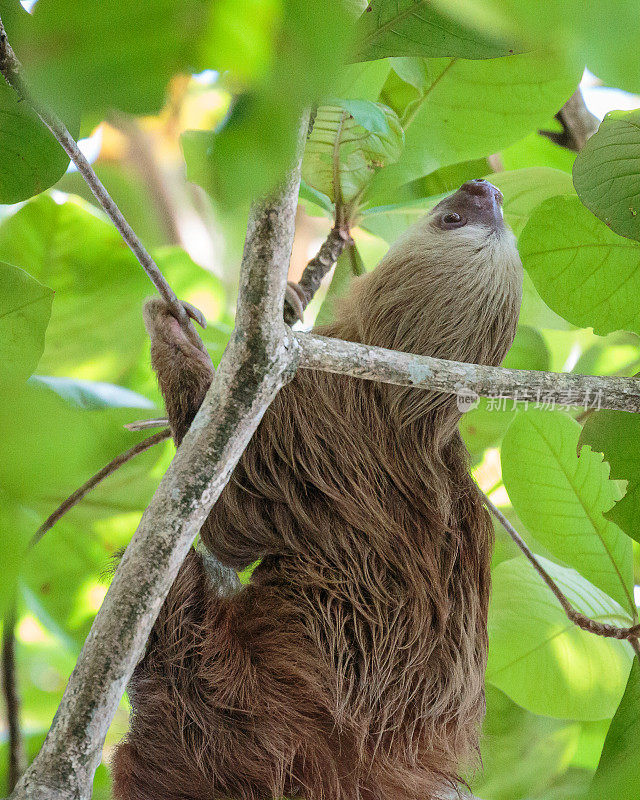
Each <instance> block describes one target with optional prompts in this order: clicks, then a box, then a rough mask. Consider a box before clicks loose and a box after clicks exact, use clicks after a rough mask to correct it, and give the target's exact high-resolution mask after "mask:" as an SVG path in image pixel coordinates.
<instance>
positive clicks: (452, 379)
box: [294, 332, 640, 413]
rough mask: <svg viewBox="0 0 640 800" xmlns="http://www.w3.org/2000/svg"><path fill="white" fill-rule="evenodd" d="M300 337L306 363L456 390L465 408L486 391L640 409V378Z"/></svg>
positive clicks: (358, 375) (579, 404) (297, 335)
mask: <svg viewBox="0 0 640 800" xmlns="http://www.w3.org/2000/svg"><path fill="white" fill-rule="evenodd" d="M294 336H295V338H296V340H297V342H298V344H299V345H300V366H301V367H305V368H307V369H319V370H323V371H324V372H336V373H339V374H342V375H352V376H353V377H355V378H366V379H367V380H373V381H381V382H383V383H393V384H395V385H397V386H411V387H414V388H416V389H430V390H432V391H436V392H445V393H449V394H455V395H457V396H458V401H459V403H460V407H461V410H468V409H469V407H473V404H475V401H476V400H477V399H478V396H479V395H480V396H484V397H491V398H495V399H496V400H499V401H503V400H506V399H512V400H514V401H519V402H532V403H534V402H535V403H541V404H544V405H545V407H547V408H552V407H553V406H555V405H556V404H557V405H562V406H577V407H590V408H597V409H600V408H609V409H613V410H615V411H633V412H635V413H639V412H640V380H638V379H637V378H619V377H615V376H606V377H599V376H593V375H575V374H573V373H568V372H567V373H565V372H538V371H536V370H520V369H505V368H504V367H487V366H484V365H481V364H467V363H462V362H460V361H446V360H444V359H441V358H433V357H431V356H417V355H412V354H411V353H402V352H399V351H397V350H386V349H385V348H383V347H373V346H372V345H365V344H356V343H354V342H345V341H342V340H341V339H329V338H328V337H326V336H316V335H315V334H310V333H299V332H296V333H295V334H294Z"/></svg>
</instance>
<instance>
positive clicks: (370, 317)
mask: <svg viewBox="0 0 640 800" xmlns="http://www.w3.org/2000/svg"><path fill="white" fill-rule="evenodd" d="M501 203H502V196H501V194H500V192H499V191H498V190H497V189H495V188H494V187H493V186H492V185H491V184H490V183H488V182H486V181H483V180H478V181H469V182H468V183H465V184H464V185H463V186H462V187H461V188H460V189H459V190H458V191H457V192H455V193H454V194H453V195H451V196H449V197H447V198H446V199H445V200H443V201H442V202H441V203H440V204H439V205H437V206H436V207H435V208H434V209H433V211H431V212H430V213H429V214H428V215H427V216H425V217H424V218H423V219H422V220H421V221H420V222H418V223H417V224H416V225H415V226H414V227H412V228H411V229H410V230H408V231H407V232H406V233H405V235H403V236H402V237H401V238H400V239H399V240H398V241H397V242H396V243H395V244H394V245H393V246H392V247H391V249H390V250H389V252H388V254H387V255H386V256H385V258H383V260H382V261H381V262H380V264H379V265H378V267H377V268H376V269H375V270H374V271H373V272H371V273H370V274H368V275H365V276H362V277H360V278H358V279H357V280H355V281H354V285H353V289H352V291H351V293H350V294H349V296H348V297H347V298H346V300H345V301H344V303H343V305H342V309H341V313H340V315H339V318H338V320H337V321H336V322H334V323H333V324H331V325H329V326H326V327H324V328H321V329H319V330H318V333H322V334H325V335H327V336H334V337H338V338H342V339H347V340H349V341H352V342H363V343H366V344H371V345H378V346H381V347H387V348H391V349H395V350H403V351H406V352H410V353H419V354H425V355H431V356H438V357H441V358H448V359H454V360H458V361H467V362H475V363H479V364H499V363H500V362H501V361H502V359H503V357H504V355H505V354H506V352H507V350H508V348H509V346H510V345H511V342H512V340H513V336H514V333H515V329H516V324H517V319H518V311H519V306H520V295H521V281H522V271H521V265H520V259H519V257H518V253H517V250H516V246H515V239H514V237H513V234H512V233H511V232H510V231H509V230H508V229H507V228H506V227H505V225H504V223H503V219H502V211H501ZM145 322H146V326H147V329H148V331H149V334H150V336H151V356H152V363H153V367H154V369H155V370H156V372H157V375H158V380H159V383H160V387H161V389H162V393H163V395H164V398H165V402H166V407H167V413H168V416H169V420H170V424H171V428H172V431H173V435H174V438H175V441H176V444H179V443H180V441H181V440H182V438H183V436H184V435H185V433H186V431H187V429H188V427H189V425H190V423H191V420H192V419H193V417H194V415H195V413H196V411H197V410H198V407H199V406H200V403H201V402H202V399H203V397H204V394H205V392H206V390H207V388H208V386H209V383H210V381H211V377H212V374H213V368H212V366H211V361H210V359H209V357H208V355H207V354H206V352H205V351H204V350H199V349H197V348H196V347H195V346H194V345H192V344H191V343H190V342H189V341H188V340H187V338H186V337H185V336H184V335H183V333H182V332H181V330H180V327H179V326H178V324H177V323H176V321H175V319H174V318H173V317H172V316H171V315H170V312H169V311H168V309H167V308H166V306H165V305H164V303H163V302H162V301H160V300H152V301H149V302H148V303H147V305H146V308H145ZM459 419H460V411H459V410H458V407H457V404H456V398H455V397H454V396H450V395H444V394H438V393H434V392H428V391H424V390H421V389H411V388H402V387H398V386H390V385H385V384H382V383H377V382H375V381H367V380H360V379H358V378H351V377H346V376H341V375H334V374H328V373H324V372H317V371H312V370H300V371H299V372H298V374H297V375H296V377H295V378H294V380H293V381H292V382H291V383H290V384H289V385H287V386H286V387H285V388H284V389H282V391H281V392H280V393H279V394H278V396H277V397H276V399H275V400H274V402H273V403H272V405H271V407H270V408H269V409H268V411H267V412H266V414H265V416H264V418H263V420H262V422H261V424H260V426H259V428H258V430H257V432H256V434H255V435H254V437H253V439H252V440H251V442H250V444H249V446H248V448H247V450H246V452H245V453H244V455H243V456H242V458H241V459H240V462H239V464H238V466H237V467H236V469H235V471H234V473H233V476H232V478H231V480H230V482H229V484H228V486H227V487H226V488H225V490H224V491H223V493H222V495H221V496H220V499H219V500H218V502H217V503H216V505H215V507H214V508H213V510H212V512H211V514H210V515H209V518H208V519H207V521H206V523H205V524H204V526H203V528H202V531H201V541H202V543H203V544H204V545H205V546H206V548H207V549H208V550H209V551H210V552H211V553H213V554H215V556H216V557H217V558H219V559H220V560H221V561H222V562H223V563H224V564H226V565H229V566H231V567H234V568H237V569H242V568H244V567H247V566H248V565H249V564H252V563H253V562H255V561H256V560H258V559H260V564H259V566H258V567H257V568H256V569H255V571H254V572H253V576H252V578H251V582H250V584H249V585H248V586H245V587H244V588H242V589H240V590H238V591H235V592H233V593H227V594H226V595H223V596H221V593H220V592H218V591H216V590H215V589H214V587H213V586H212V584H211V581H210V579H209V577H208V575H207V572H206V567H205V566H204V562H203V559H202V557H201V555H200V554H199V553H198V552H196V551H195V550H192V551H191V552H190V553H189V555H188V557H187V559H186V561H185V563H184V565H183V566H182V568H181V569H180V572H179V574H178V577H177V579H176V581H175V583H174V585H173V588H172V589H171V591H170V593H169V596H168V597H167V600H166V602H165V604H164V606H163V608H162V611H161V613H160V616H159V618H158V620H157V622H156V624H155V626H154V628H153V632H152V635H151V638H150V640H149V644H148V648H147V652H146V655H145V657H144V658H143V660H142V661H141V662H140V664H139V665H138V667H137V668H136V670H135V674H134V677H133V679H132V682H131V685H130V693H131V698H132V714H131V725H130V731H129V734H128V736H127V738H126V740H125V742H124V743H123V744H121V745H120V747H119V748H118V751H117V753H116V756H115V762H114V774H115V796H116V797H117V798H119V800H227V799H228V800H249V799H251V800H254V799H255V800H258V799H259V800H263V799H266V798H274V799H275V798H282V797H294V796H302V797H304V798H306V799H307V800H430V799H431V798H439V797H441V796H443V793H446V791H447V790H448V791H450V790H451V788H452V787H453V786H454V785H455V784H456V782H457V780H458V775H459V771H460V768H461V766H464V765H467V766H468V765H469V763H470V762H472V761H473V758H474V755H475V751H476V749H477V742H478V729H479V726H480V723H481V720H482V717H483V713H484V694H483V678H484V669H485V661H486V648H487V628H486V622H487V603H488V599H489V589H490V576H489V560H490V553H491V545H492V526H491V523H490V520H489V518H488V515H487V512H486V511H485V509H484V508H483V505H482V502H481V498H480V496H479V494H478V492H477V490H476V488H475V486H474V483H473V480H472V478H471V477H470V475H469V472H468V463H467V452H466V449H465V446H464V444H463V442H462V440H461V438H460V435H459V433H458V422H459Z"/></svg>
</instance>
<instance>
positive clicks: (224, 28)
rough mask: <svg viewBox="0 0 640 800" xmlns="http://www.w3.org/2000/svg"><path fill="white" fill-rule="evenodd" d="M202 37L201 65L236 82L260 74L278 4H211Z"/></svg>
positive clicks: (264, 0)
mask: <svg viewBox="0 0 640 800" xmlns="http://www.w3.org/2000/svg"><path fill="white" fill-rule="evenodd" d="M208 5H210V8H211V10H210V13H209V21H208V25H207V28H206V34H205V37H204V59H205V63H206V64H207V65H208V66H209V67H211V68H214V69H217V70H220V71H223V70H230V71H231V72H232V74H233V76H234V78H236V79H237V80H241V81H242V80H244V81H250V80H252V79H255V78H256V77H257V76H259V75H262V74H264V72H265V71H266V70H267V69H268V65H269V59H270V57H271V44H272V40H273V36H274V33H275V29H276V27H277V24H278V10H279V5H280V4H279V2H278V0H244V2H243V3H238V2H237V0H215V2H213V3H210V4H208Z"/></svg>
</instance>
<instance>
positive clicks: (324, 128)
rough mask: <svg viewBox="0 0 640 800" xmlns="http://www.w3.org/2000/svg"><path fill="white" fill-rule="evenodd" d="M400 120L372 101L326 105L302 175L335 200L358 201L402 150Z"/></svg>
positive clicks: (317, 121) (313, 133) (316, 122)
mask: <svg viewBox="0 0 640 800" xmlns="http://www.w3.org/2000/svg"><path fill="white" fill-rule="evenodd" d="M402 142H403V132H402V127H401V126H400V121H399V120H398V118H397V116H396V115H395V114H394V112H393V111H391V109H390V108H387V107H386V106H383V105H382V104H380V103H371V102H369V101H366V100H361V101H354V100H351V101H346V102H345V105H344V106H343V105H342V104H341V105H331V106H320V108H318V111H317V114H316V117H315V120H314V123H313V130H312V131H311V135H310V137H309V139H308V142H307V147H306V149H305V154H304V160H303V162H302V175H303V177H304V180H305V181H306V182H307V183H308V184H309V185H310V186H312V187H313V188H315V189H316V190H317V191H319V192H322V193H323V194H325V195H327V197H329V199H330V200H331V201H332V202H336V200H338V199H340V200H341V201H342V202H344V203H348V202H350V201H351V200H353V199H354V198H355V197H356V195H358V194H359V193H360V192H362V190H363V189H364V188H365V187H366V186H367V184H368V183H369V181H370V180H371V178H372V177H373V175H374V173H375V172H376V170H378V169H381V168H382V167H384V166H385V165H386V164H390V163H393V162H394V161H397V159H398V157H399V156H400V153H401V152H402Z"/></svg>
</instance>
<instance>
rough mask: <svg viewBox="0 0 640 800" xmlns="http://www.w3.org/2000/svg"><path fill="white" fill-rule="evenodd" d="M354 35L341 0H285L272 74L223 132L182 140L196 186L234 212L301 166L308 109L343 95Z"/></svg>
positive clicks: (235, 110) (236, 108)
mask: <svg viewBox="0 0 640 800" xmlns="http://www.w3.org/2000/svg"><path fill="white" fill-rule="evenodd" d="M236 5H237V7H238V11H239V13H240V14H242V13H243V11H242V6H241V5H239V4H236ZM351 36H352V18H351V16H350V15H349V14H347V12H346V9H345V7H344V5H343V3H342V2H341V0H327V1H326V2H324V3H300V2H297V0H283V3H282V13H281V16H280V19H279V20H278V24H277V25H276V27H275V36H274V41H273V44H272V51H271V55H270V59H269V68H268V69H267V70H266V72H265V74H264V75H263V76H261V77H260V78H259V79H258V80H257V81H255V82H254V83H253V84H252V85H251V86H250V87H248V90H247V91H246V92H244V93H243V94H241V95H240V96H239V97H238V98H237V99H236V101H235V103H234V105H233V107H232V109H231V112H230V113H229V115H228V117H227V119H226V121H225V123H224V124H223V125H222V126H221V127H220V129H219V130H217V131H216V132H213V131H191V132H188V133H187V134H186V135H184V136H183V137H182V141H183V151H184V155H185V159H186V162H187V176H188V178H189V180H192V181H195V182H196V183H199V184H200V185H201V186H202V187H203V188H204V189H205V190H206V191H208V192H209V193H210V194H211V195H213V196H214V197H215V198H216V199H217V200H218V202H219V203H221V204H223V205H225V206H227V207H235V206H238V205H240V204H241V203H242V202H244V201H247V200H248V199H249V198H253V197H256V196H258V195H260V194H262V193H264V192H266V191H267V190H269V189H271V188H272V187H273V186H274V185H275V183H276V182H277V181H278V180H280V179H281V178H282V176H283V174H284V172H285V170H286V169H288V168H289V167H290V165H291V163H292V161H293V158H294V154H295V151H296V147H297V137H298V129H299V121H300V117H301V114H302V112H303V109H305V108H306V107H308V106H311V105H313V104H315V103H317V102H318V100H319V99H320V98H321V97H327V96H328V97H330V96H332V95H334V94H335V91H334V90H335V87H336V84H337V82H338V78H339V76H340V70H341V65H342V64H343V63H344V55H345V52H346V48H347V45H348V43H349V42H350V40H351Z"/></svg>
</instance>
